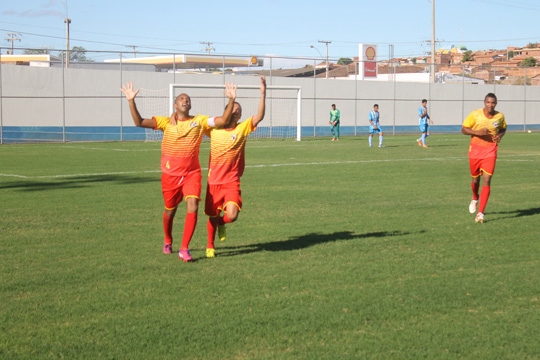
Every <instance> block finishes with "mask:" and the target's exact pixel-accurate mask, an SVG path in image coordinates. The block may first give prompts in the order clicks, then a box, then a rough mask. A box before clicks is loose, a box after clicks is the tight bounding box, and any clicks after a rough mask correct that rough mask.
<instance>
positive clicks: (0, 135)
mask: <svg viewBox="0 0 540 360" xmlns="http://www.w3.org/2000/svg"><path fill="white" fill-rule="evenodd" d="M2 89H3V86H2V48H0V145H2V144H3V143H4V116H3V106H2V105H3V104H2V100H3V98H4V97H3V96H2Z"/></svg>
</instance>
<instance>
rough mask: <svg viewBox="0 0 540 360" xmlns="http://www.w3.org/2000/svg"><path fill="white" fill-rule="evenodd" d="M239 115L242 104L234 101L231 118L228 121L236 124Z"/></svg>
mask: <svg viewBox="0 0 540 360" xmlns="http://www.w3.org/2000/svg"><path fill="white" fill-rule="evenodd" d="M226 108H227V106H225V109H226ZM241 117H242V106H241V105H240V104H239V103H238V102H236V101H235V102H234V104H233V110H232V115H231V120H230V121H229V123H230V124H237V123H238V121H239V120H240V118H241Z"/></svg>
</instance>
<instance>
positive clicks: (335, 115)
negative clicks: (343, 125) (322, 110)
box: [328, 104, 340, 141]
mask: <svg viewBox="0 0 540 360" xmlns="http://www.w3.org/2000/svg"><path fill="white" fill-rule="evenodd" d="M339 117H340V114H339V110H338V109H336V104H332V110H330V121H329V122H328V123H329V124H330V131H331V132H332V141H334V140H337V141H339Z"/></svg>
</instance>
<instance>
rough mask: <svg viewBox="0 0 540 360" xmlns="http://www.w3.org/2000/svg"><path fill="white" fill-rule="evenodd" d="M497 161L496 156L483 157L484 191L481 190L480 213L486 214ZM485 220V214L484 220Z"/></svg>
mask: <svg viewBox="0 0 540 360" xmlns="http://www.w3.org/2000/svg"><path fill="white" fill-rule="evenodd" d="M495 161H496V158H494V157H492V158H487V159H482V161H481V168H482V172H483V173H482V191H481V192H480V201H479V203H478V214H482V215H483V214H484V210H485V209H486V205H487V202H488V200H489V195H490V193H491V177H492V176H493V173H494V172H495ZM481 222H483V216H482V221H481Z"/></svg>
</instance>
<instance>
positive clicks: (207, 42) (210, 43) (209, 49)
mask: <svg viewBox="0 0 540 360" xmlns="http://www.w3.org/2000/svg"><path fill="white" fill-rule="evenodd" d="M199 43H200V44H203V45H204V44H206V49H204V51H208V55H210V51H212V50H213V51H216V49H214V48H213V47H210V45H212V44H213V43H212V42H209V41H206V42H205V41H200V42H199Z"/></svg>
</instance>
